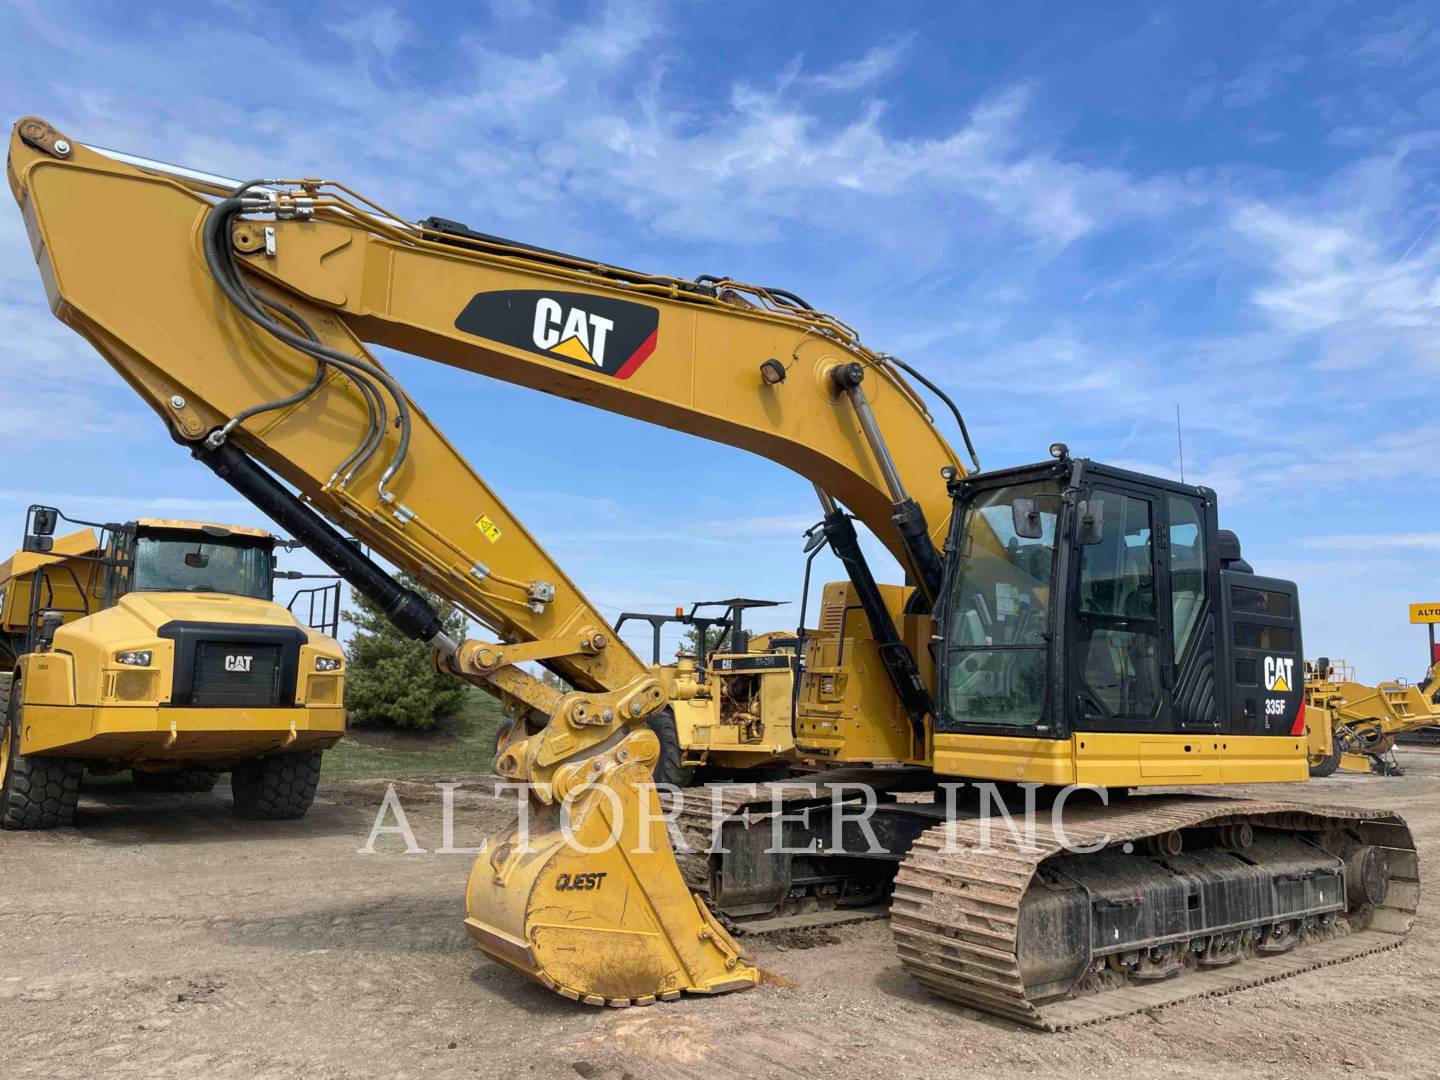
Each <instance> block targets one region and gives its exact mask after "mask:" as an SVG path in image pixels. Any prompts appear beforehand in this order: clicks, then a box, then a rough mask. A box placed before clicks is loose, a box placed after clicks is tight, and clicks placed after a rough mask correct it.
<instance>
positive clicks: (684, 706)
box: [615, 597, 800, 787]
mask: <svg viewBox="0 0 1440 1080" xmlns="http://www.w3.org/2000/svg"><path fill="white" fill-rule="evenodd" d="M779 606H781V602H780V601H775V600H753V599H748V598H745V597H732V598H730V599H729V600H702V601H700V602H698V603H695V604H692V605H691V607H690V610H689V612H688V613H687V612H686V611H685V609H684V608H676V609H675V614H673V615H665V614H656V613H652V612H641V611H626V612H622V613H621V615H620V618H619V619H617V620H616V621H615V632H616V633H619V632H620V630H621V629H622V628H623V627H624V625H625V624H626V623H627V622H643V623H646V624H647V625H648V626H649V627H650V630H651V635H652V650H651V651H652V655H651V661H650V662H651V665H652V667H653V668H654V670H655V672H656V673H657V674H658V675H659V676H660V681H661V683H662V685H663V686H664V687H665V693H666V696H667V697H668V698H669V699H670V702H671V704H670V706H669V707H668V708H667V709H665V710H664V711H663V712H662V713H661V714H660V715H659V717H657V718H655V719H652V720H651V721H650V728H651V730H652V731H654V732H655V735H656V737H657V738H658V739H659V740H660V757H659V759H658V760H657V761H656V762H655V766H654V770H653V771H654V777H655V782H656V783H657V784H670V785H672V786H676V787H684V786H686V785H689V784H693V783H695V782H696V780H697V779H699V780H707V779H710V780H713V779H718V778H723V777H736V776H743V777H744V778H745V779H747V780H774V779H779V778H781V777H783V776H785V775H786V774H787V773H788V772H789V766H790V763H791V762H792V761H793V760H794V759H795V736H794V726H795V691H796V686H797V684H796V681H795V676H796V673H797V671H798V669H799V665H800V655H799V645H800V638H799V636H798V635H797V634H795V633H793V632H781V631H770V632H766V633H761V634H751V633H750V632H748V631H747V630H746V629H745V612H747V611H753V610H755V609H757V608H759V609H763V608H772V607H779ZM716 609H718V613H715V614H702V612H713V611H715V610H716ZM673 624H678V625H680V626H684V627H686V628H687V629H688V630H689V631H691V632H692V633H693V635H694V640H695V647H694V648H693V649H687V648H683V647H682V648H681V649H680V650H679V652H678V653H677V654H676V657H675V663H673V664H662V663H661V658H660V648H661V646H660V636H661V633H662V632H663V630H664V628H665V627H666V626H669V625H673ZM712 636H713V637H714V638H715V642H714V647H713V648H711V647H710V640H711V637H712Z"/></svg>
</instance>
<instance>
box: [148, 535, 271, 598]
mask: <svg viewBox="0 0 1440 1080" xmlns="http://www.w3.org/2000/svg"><path fill="white" fill-rule="evenodd" d="M270 571H271V566H270V545H269V544H268V543H266V542H265V541H263V540H261V539H260V538H258V537H244V536H231V537H224V538H217V537H211V536H205V535H203V534H200V535H196V534H193V533H149V534H141V535H140V536H138V537H136V538H135V548H134V568H133V573H132V576H131V579H130V587H131V588H132V589H136V590H140V591H143V592H215V593H229V594H231V595H233V596H253V597H254V598H256V599H257V600H269V599H271V591H270V590H271V584H270V583H271V578H270Z"/></svg>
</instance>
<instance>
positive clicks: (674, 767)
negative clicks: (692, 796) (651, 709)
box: [646, 709, 695, 787]
mask: <svg viewBox="0 0 1440 1080" xmlns="http://www.w3.org/2000/svg"><path fill="white" fill-rule="evenodd" d="M646 724H647V725H648V726H649V728H650V730H651V731H653V732H654V733H655V737H656V738H657V739H659V740H660V757H659V758H658V759H657V760H656V762H655V783H657V784H673V785H675V786H676V787H686V786H687V785H689V784H690V782H691V781H692V780H694V779H695V768H694V766H683V765H681V764H680V736H679V735H677V734H676V732H675V714H674V713H672V712H671V711H670V710H669V709H665V710H663V711H661V712H658V713H656V714H655V715H654V716H652V717H651V718H650V719H649V720H647V721H646Z"/></svg>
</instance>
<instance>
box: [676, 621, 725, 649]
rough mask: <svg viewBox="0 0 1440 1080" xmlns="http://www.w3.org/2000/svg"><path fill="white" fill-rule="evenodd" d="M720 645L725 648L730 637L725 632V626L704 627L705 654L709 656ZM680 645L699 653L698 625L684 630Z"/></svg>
mask: <svg viewBox="0 0 1440 1080" xmlns="http://www.w3.org/2000/svg"><path fill="white" fill-rule="evenodd" d="M722 645H724V646H725V647H726V648H728V647H729V645H730V637H729V635H728V634H727V633H726V631H725V628H724V627H723V626H707V627H706V628H705V655H706V656H709V655H710V654H711V653H713V652H714V651H715V650H716V649H718V648H720V647H721V646H722ZM681 646H682V647H683V648H685V649H686V650H688V651H689V652H693V653H696V654H698V653H699V651H700V628H699V627H698V626H692V627H689V628H688V629H687V630H686V631H685V637H684V638H683V639H682V641H681Z"/></svg>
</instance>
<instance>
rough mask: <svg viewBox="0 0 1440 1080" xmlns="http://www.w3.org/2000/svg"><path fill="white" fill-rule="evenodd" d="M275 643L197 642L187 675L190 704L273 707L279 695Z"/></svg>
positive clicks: (277, 653)
mask: <svg viewBox="0 0 1440 1080" xmlns="http://www.w3.org/2000/svg"><path fill="white" fill-rule="evenodd" d="M280 661H281V656H280V646H279V645H259V644H250V643H234V644H232V643H230V642H225V641H198V642H196V643H195V667H194V673H193V675H192V677H191V684H190V686H191V689H190V701H191V704H194V705H214V706H219V707H222V708H223V707H225V706H259V707H266V706H269V707H273V706H277V705H282V704H290V703H289V702H283V701H282V700H281V697H280V683H281V680H280V673H281V671H280V669H281V663H280Z"/></svg>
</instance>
